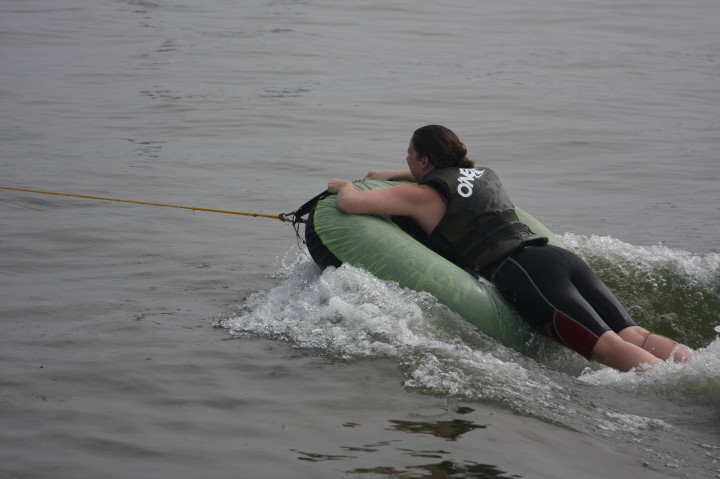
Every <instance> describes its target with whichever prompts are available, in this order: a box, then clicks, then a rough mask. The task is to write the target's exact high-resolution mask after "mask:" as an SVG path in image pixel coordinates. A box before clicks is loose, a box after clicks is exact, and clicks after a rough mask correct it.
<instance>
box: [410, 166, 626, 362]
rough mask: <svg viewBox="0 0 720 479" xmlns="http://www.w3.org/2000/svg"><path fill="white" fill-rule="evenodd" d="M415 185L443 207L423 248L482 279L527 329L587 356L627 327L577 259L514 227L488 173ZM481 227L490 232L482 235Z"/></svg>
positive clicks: (621, 311)
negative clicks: (608, 334)
mask: <svg viewBox="0 0 720 479" xmlns="http://www.w3.org/2000/svg"><path fill="white" fill-rule="evenodd" d="M420 183H421V184H427V185H429V186H432V187H433V188H435V189H436V190H437V191H438V192H439V193H440V195H441V196H442V197H443V198H444V199H445V201H446V202H447V205H448V209H447V213H446V215H445V217H443V219H442V220H441V221H440V223H439V224H438V226H437V227H436V229H435V230H434V231H433V232H432V234H431V235H430V236H429V237H428V239H427V241H426V244H427V245H428V246H429V247H430V248H432V249H433V250H435V251H437V252H438V253H439V254H441V255H443V256H445V257H446V258H448V259H449V260H451V261H453V262H454V263H456V264H458V265H459V266H461V267H463V268H466V269H469V270H471V271H474V272H476V273H478V274H482V275H483V276H485V277H486V278H487V279H488V280H489V281H491V282H492V283H493V284H495V286H496V287H497V289H498V291H499V292H500V293H501V294H502V295H503V296H504V297H505V298H506V299H507V300H508V301H510V302H511V303H513V304H514V305H515V307H516V308H517V310H518V312H519V313H520V315H521V316H522V317H523V318H524V319H525V320H526V321H528V322H529V323H530V324H531V325H533V326H534V327H536V328H538V329H540V330H541V331H543V332H544V333H545V334H547V335H548V336H550V337H552V338H554V339H556V340H558V341H560V342H561V343H563V344H565V345H566V346H568V347H569V348H571V349H573V350H575V351H577V352H578V353H580V354H582V355H583V356H585V357H586V358H590V357H591V355H592V349H593V347H594V346H595V343H597V340H598V338H599V337H600V336H601V335H602V334H603V333H605V332H606V331H609V330H612V331H615V332H619V331H621V330H622V329H625V328H626V327H628V326H633V325H635V322H633V320H632V319H631V318H630V315H629V314H628V313H627V311H626V310H625V308H623V306H622V305H621V304H620V302H619V301H618V300H617V298H616V297H615V296H614V295H613V294H612V292H611V291H610V290H609V289H608V288H607V286H606V285H605V284H604V283H603V282H602V281H601V280H600V278H598V277H597V275H596V274H595V273H594V272H593V271H592V270H591V269H590V267H589V266H588V265H587V264H586V263H585V262H584V261H583V260H582V259H581V258H579V257H578V256H577V255H575V254H573V253H572V252H570V251H568V250H566V249H563V248H559V247H557V246H552V245H547V244H545V243H546V240H545V241H543V238H542V237H539V236H537V235H534V234H533V233H532V232H531V231H530V229H529V228H528V227H527V226H525V225H523V224H522V223H520V225H521V226H518V223H519V220H518V219H517V216H515V214H514V208H513V206H512V204H511V203H510V202H509V199H508V198H507V195H506V194H505V191H504V190H503V188H502V185H501V183H500V180H499V179H498V178H497V176H496V175H495V173H494V172H493V171H492V170H490V169H489V168H483V169H458V168H443V169H435V170H433V171H431V172H430V173H428V175H427V176H425V177H424V178H423V179H422V181H421V182H420ZM478 225H479V226H478ZM483 225H489V226H490V228H491V229H492V231H484V232H483V228H482V226H483ZM462 232H473V234H467V233H462ZM473 238H477V239H473ZM453 243H455V244H453ZM459 250H461V251H465V252H466V253H458V251H459Z"/></svg>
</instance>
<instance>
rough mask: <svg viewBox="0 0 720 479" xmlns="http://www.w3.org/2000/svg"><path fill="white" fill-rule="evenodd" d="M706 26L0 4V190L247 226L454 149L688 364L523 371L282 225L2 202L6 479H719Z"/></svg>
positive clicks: (566, 357)
mask: <svg viewBox="0 0 720 479" xmlns="http://www.w3.org/2000/svg"><path fill="white" fill-rule="evenodd" d="M718 20H720V5H718V4H717V2H714V1H712V0H690V1H688V2H682V3H677V2H669V1H665V0H662V1H659V2H652V3H651V2H647V3H642V2H641V3H630V4H628V3H627V2H615V1H588V2H581V3H578V2H567V1H563V0H553V1H551V2H544V3H543V4H539V3H537V2H530V1H523V0H521V1H513V2H500V1H489V2H476V3H473V4H468V2H460V1H454V0H450V1H442V2H432V3H429V2H425V3H422V2H411V1H409V0H399V1H396V2H391V3H389V4H388V3H387V2H376V1H362V0H361V1H352V2H351V1H343V0H327V1H322V2H320V1H305V2H296V1H272V0H264V1H254V0H248V1H243V2H237V1H230V0H208V1H204V2H196V4H192V3H187V2H180V1H176V0H166V1H162V0H158V1H156V2H149V1H130V0H102V1H90V0H74V1H55V0H53V1H50V0H23V1H20V0H5V1H3V2H0V108H2V115H1V116H0V165H1V166H2V180H1V181H0V186H9V187H19V188H33V189H42V190H50V191H64V192H68V193H77V194H89V195H99V196H108V197H112V198H123V199H131V200H140V201H152V202H162V203H173V204H182V205H190V206H201V207H209V208H218V209H228V210H241V211H248V212H260V213H270V214H274V213H278V212H281V211H282V212H289V211H291V210H293V209H295V208H296V207H298V206H299V205H300V204H301V203H303V202H304V201H305V200H307V199H309V198H310V197H311V196H314V195H315V194H316V193H318V192H319V191H321V190H322V189H324V187H325V184H326V181H327V179H328V178H330V177H344V178H348V179H356V178H360V177H362V176H363V175H364V174H365V172H366V171H367V170H369V169H374V168H382V167H400V166H402V164H403V159H404V150H405V148H406V145H407V141H408V139H409V136H410V134H411V132H412V131H413V130H414V129H415V128H416V127H418V126H420V125H422V124H426V123H435V122H437V123H443V124H446V125H447V126H449V127H451V128H453V129H454V130H456V131H457V132H458V133H459V134H460V135H461V137H462V138H463V139H464V140H465V142H466V143H467V145H468V147H469V150H470V153H471V157H473V158H474V159H475V160H476V161H477V162H478V163H480V164H487V165H489V166H492V167H493V168H494V169H495V170H496V171H498V173H499V174H500V175H501V177H502V179H503V182H504V183H505V185H506V187H507V189H508V190H509V192H510V194H511V196H512V197H513V199H514V200H515V202H516V203H517V204H518V205H520V206H522V207H523V208H524V209H526V210H528V211H530V212H531V213H533V215H534V216H536V217H538V218H540V219H541V220H543V222H544V223H545V224H547V225H548V226H549V227H550V228H551V229H552V230H553V231H555V232H556V233H558V235H559V236H560V238H561V239H562V241H563V242H564V243H565V244H566V245H567V246H568V247H569V248H571V249H573V250H574V251H576V252H577V253H578V254H580V255H581V256H583V257H584V258H586V259H587V260H588V261H589V262H590V263H591V265H592V266H593V267H594V268H595V269H596V271H598V273H599V274H600V275H601V276H602V277H603V279H605V281H606V282H607V283H608V284H609V285H610V286H611V287H612V288H613V289H614V290H615V291H616V292H617V294H618V296H619V297H620V298H621V299H622V300H623V302H624V303H625V304H626V305H627V306H628V308H629V310H630V311H631V313H632V314H633V316H634V317H635V318H636V319H637V320H638V322H640V323H641V324H643V325H645V326H648V327H650V328H651V329H655V330H657V331H658V332H661V333H663V334H666V335H669V336H672V337H674V338H677V339H679V340H681V341H683V342H686V343H688V344H690V345H692V346H693V347H695V348H697V350H698V352H697V354H696V356H695V357H694V359H693V361H691V362H690V363H688V364H683V365H673V364H671V365H666V366H663V367H661V368H658V369H657V370H655V371H652V372H651V373H649V374H645V375H635V374H619V373H616V372H614V371H610V370H608V369H604V368H600V367H598V366H597V365H592V364H590V363H587V362H585V361H584V360H583V359H581V358H578V357H577V356H575V355H573V354H572V353H569V352H567V351H565V350H563V349H561V348H559V347H557V346H555V345H552V344H548V343H545V342H542V341H540V340H539V339H534V341H538V342H539V346H540V347H539V350H540V352H539V354H538V355H537V356H536V357H533V358H527V357H524V356H521V355H519V354H517V353H515V352H513V351H511V350H508V349H506V348H503V347H501V346H499V345H497V344H495V343H493V342H492V341H489V340H488V339H486V338H485V337H484V336H483V335H482V334H481V333H479V332H478V331H475V330H473V329H472V328H471V327H469V325H468V324H467V323H465V322H464V321H463V320H462V319H461V318H458V317H456V316H455V315H453V314H452V313H450V312H449V311H448V310H447V309H446V308H444V307H443V306H442V305H439V304H437V303H436V302H434V300H433V299H432V298H430V297H427V296H425V295H421V294H418V293H414V292H410V291H405V290H401V289H399V288H397V287H396V286H394V285H393V284H390V283H387V282H382V281H379V280H377V279H375V278H373V277H372V276H371V275H369V274H367V273H366V272H364V271H362V270H359V269H356V268H352V267H348V266H343V267H342V268H339V269H330V270H327V271H325V272H321V271H319V270H318V268H317V267H316V266H315V265H314V264H312V262H311V261H310V260H309V259H308V258H307V256H306V255H305V254H303V253H302V252H301V251H300V249H299V248H298V245H297V242H296V240H295V237H294V232H293V231H292V228H290V227H289V226H288V225H286V224H283V223H280V222H278V221H276V220H271V219H253V218H247V217H235V216H229V215H218V214H213V213H200V212H194V213H193V212H188V211H180V210H172V209H166V208H160V207H149V206H131V205H126V204H121V203H115V204H114V203H111V202H103V201H92V200H82V199H77V198H74V199H73V198H61V197H53V196H44V195H34V194H27V193H18V192H9V191H1V190H0V200H1V201H0V222H1V224H2V235H1V236H0V271H1V273H2V275H1V276H0V332H1V333H2V334H0V360H1V361H2V362H1V364H2V366H1V369H0V477H13V478H16V477H17V478H20V477H73V478H82V477H99V476H102V477H128V476H135V477H188V478H189V477H199V476H203V477H218V478H219V477H357V478H360V477H413V478H414V477H436V478H445V477H454V478H459V477H468V478H469V477H473V478H481V477H482V478H490V477H526V478H535V477H668V476H669V477H692V478H695V477H703V478H704V477H708V478H711V477H719V476H720V422H719V420H718V417H719V415H718V412H719V411H720V410H719V408H718V404H720V341H719V340H718V339H717V336H718V331H717V327H718V326H720V293H719V292H720V266H719V263H720V254H719V253H718V243H717V238H718V233H720V227H719V226H718V225H720V207H719V206H718V205H719V204H720V189H719V188H718V182H719V180H720V163H719V162H718V161H719V160H718V151H720V148H719V147H720V135H719V134H718V133H720V128H719V127H718V118H720V86H719V84H718V82H717V78H718V73H719V70H720V33H718V30H717V28H716V26H717V24H718Z"/></svg>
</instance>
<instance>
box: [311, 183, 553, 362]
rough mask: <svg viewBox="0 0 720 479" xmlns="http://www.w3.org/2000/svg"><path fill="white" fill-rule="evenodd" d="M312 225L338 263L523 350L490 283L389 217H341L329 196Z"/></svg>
mask: <svg viewBox="0 0 720 479" xmlns="http://www.w3.org/2000/svg"><path fill="white" fill-rule="evenodd" d="M397 184H400V183H399V182H392V181H379V180H364V181H356V182H355V183H354V185H355V187H356V188H357V189H359V190H369V189H378V188H387V187H389V186H393V185H397ZM515 209H516V212H517V214H518V216H519V218H520V220H521V221H522V222H523V223H525V224H526V225H528V226H529V227H530V229H531V230H532V231H533V232H535V233H538V234H541V235H545V236H547V237H548V238H549V242H550V243H551V244H555V245H558V246H562V245H561V243H560V242H559V241H558V239H557V238H556V237H555V235H553V233H552V232H550V230H548V229H547V228H546V227H545V226H544V225H543V224H541V223H540V222H539V221H537V220H536V219H535V218H533V217H532V216H531V215H530V214H528V213H527V212H525V211H523V210H522V209H520V208H517V207H516V208H515ZM311 222H312V224H311V228H313V229H314V232H315V234H316V236H317V238H318V239H319V240H320V241H321V242H322V245H323V246H324V247H325V248H327V250H328V251H329V252H330V253H332V255H334V256H335V257H336V258H337V259H338V260H339V261H340V262H343V263H348V264H350V265H353V266H356V267H360V268H363V269H365V270H367V271H369V272H370V273H372V274H373V275H375V276H377V277H378V278H380V279H383V280H387V281H394V282H396V283H398V284H399V285H400V286H402V287H405V288H409V289H412V290H415V291H425V292H427V293H430V294H432V295H433V296H434V297H435V298H436V299H437V300H438V301H439V302H440V303H442V304H444V305H446V306H447V307H448V308H450V309H451V310H452V311H454V312H456V313H457V314H459V315H460V316H462V317H463V318H464V319H465V320H466V321H468V322H470V323H471V324H473V325H475V326H476V327H477V328H479V329H480V330H481V331H483V332H484V333H485V334H487V335H488V336H490V337H491V338H494V339H496V340H497V341H499V342H500V343H502V344H503V345H505V346H507V347H510V348H513V349H516V350H518V351H523V350H525V349H526V346H527V342H528V340H529V339H530V336H531V334H532V331H531V330H530V329H529V327H527V326H526V325H525V324H524V323H522V322H521V320H520V319H519V318H518V317H517V315H516V314H515V313H514V312H513V309H512V308H511V307H510V305H509V304H508V303H507V302H506V300H505V299H504V298H503V297H502V296H501V295H500V294H499V293H498V292H497V290H496V289H495V288H494V287H493V286H492V285H491V284H489V283H487V282H485V281H484V280H478V279H476V278H475V277H474V276H472V275H471V274H469V273H468V272H466V271H465V270H463V269H461V268H459V267H458V266H456V265H454V264H453V263H451V262H450V261H448V260H446V259H445V258H443V257H441V256H440V255H438V254H437V253H435V252H433V251H431V250H430V249H428V248H426V247H425V246H424V245H422V244H421V243H419V242H418V241H416V240H415V239H414V238H413V237H412V236H410V235H409V234H407V233H406V232H405V231H403V230H402V229H401V228H400V227H399V226H398V225H396V224H395V223H394V222H393V221H392V220H391V219H390V218H388V217H379V216H368V215H349V214H345V213H342V212H341V211H340V210H338V209H337V207H336V206H335V196H334V195H330V196H328V197H326V198H324V199H322V200H320V201H319V202H318V203H317V205H316V206H315V208H314V211H313V214H312V216H311ZM307 231H308V230H307V229H306V235H307ZM311 252H312V250H311ZM316 261H317V259H316ZM321 266H322V265H321Z"/></svg>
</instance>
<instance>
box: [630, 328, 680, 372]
mask: <svg viewBox="0 0 720 479" xmlns="http://www.w3.org/2000/svg"><path fill="white" fill-rule="evenodd" d="M618 334H619V336H620V337H621V338H622V339H624V340H625V341H627V342H629V343H632V344H634V345H636V346H639V347H641V348H643V349H644V350H645V351H648V352H650V353H652V354H653V355H654V356H656V357H658V358H660V359H662V360H665V361H667V360H671V361H674V362H676V363H684V362H686V361H688V360H690V358H691V357H692V355H693V353H692V349H690V348H688V347H687V346H685V345H684V344H680V343H678V342H676V341H673V340H672V339H670V338H666V337H665V336H661V335H659V334H655V333H651V332H650V331H648V330H647V329H645V328H641V327H640V326H630V327H627V328H625V329H623V330H622V331H620V332H619V333H618Z"/></svg>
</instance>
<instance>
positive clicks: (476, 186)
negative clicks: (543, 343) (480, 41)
mask: <svg viewBox="0 0 720 479" xmlns="http://www.w3.org/2000/svg"><path fill="white" fill-rule="evenodd" d="M406 161H407V165H408V169H407V170H381V171H371V172H370V173H368V175H367V176H366V178H374V179H384V180H405V181H412V182H415V183H416V184H406V185H398V186H394V187H391V188H385V189H380V190H369V191H358V190H356V189H355V188H354V186H353V185H352V183H350V182H348V181H345V180H337V179H335V180H330V182H329V183H328V191H329V192H330V193H333V194H337V207H338V208H339V209H340V211H343V212H345V213H350V214H368V215H395V216H407V217H410V218H411V219H413V220H414V222H415V223H416V224H417V225H418V226H419V228H420V229H421V230H422V232H423V233H424V235H425V238H424V242H425V244H426V245H427V246H428V247H429V248H431V249H433V250H434V251H436V252H438V253H439V254H441V255H442V256H444V257H445V258H447V259H449V260H450V261H452V262H454V263H455V264H457V265H459V266H460V267H462V268H465V269H467V270H469V271H471V272H474V273H475V274H478V275H483V276H484V277H486V278H487V279H488V280H490V281H491V282H492V283H493V284H494V285H495V286H496V287H497V288H498V290H499V291H500V293H501V294H502V295H503V296H504V297H505V298H506V299H508V300H509V301H510V302H511V303H513V304H514V305H515V307H516V308H517V310H518V311H519V313H520V315H521V316H522V317H523V318H524V319H525V320H526V321H528V322H529V323H530V324H531V325H533V326H534V327H536V328H538V329H540V330H541V331H543V332H544V333H545V334H547V335H548V336H550V337H552V338H554V339H555V340H557V341H560V342H561V343H562V344H565V345H566V346H568V347H569V348H571V349H573V350H575V351H577V352H578V353H580V354H582V355H583V356H585V357H586V358H588V359H593V360H596V361H598V362H600V363H602V364H605V365H607V366H610V367H613V368H615V369H618V370H620V371H629V370H631V369H633V368H637V369H639V370H642V369H645V368H649V367H652V366H653V365H656V364H659V363H662V362H663V361H665V360H673V361H687V360H688V359H689V358H690V357H691V356H692V352H691V350H690V349H689V348H688V347H687V346H684V345H681V344H678V343H676V342H674V341H672V340H670V339H668V338H665V337H663V336H660V335H657V334H653V333H650V332H648V331H647V330H646V329H644V328H641V327H640V326H638V325H637V324H635V323H634V322H633V320H632V319H631V318H630V316H629V315H628V313H627V312H626V311H625V309H624V308H623V306H622V305H621V304H620V302H619V301H618V300H617V298H615V296H614V295H613V294H612V293H611V292H610V290H609V289H608V288H607V287H606V286H605V284H603V282H602V281H601V280H600V279H599V278H598V277H597V276H596V275H595V274H594V273H593V272H592V271H591V270H590V268H589V267H588V266H587V264H585V262H584V261H582V260H581V259H580V258H579V257H578V256H576V255H574V254H573V253H571V252H569V251H567V250H565V249H563V248H558V247H556V246H552V245H548V244H547V238H544V237H542V236H539V235H536V234H534V233H533V232H532V231H530V229H529V228H528V227H527V226H526V225H524V224H523V223H521V222H520V221H519V220H518V218H517V215H516V214H515V210H514V207H513V205H512V203H511V202H510V199H509V198H508V196H507V194H506V193H505V190H504V189H503V187H502V184H501V183H500V180H499V179H498V177H497V176H496V175H495V173H494V172H493V171H492V170H491V169H489V168H475V164H474V162H473V161H472V160H470V159H468V157H467V150H466V148H465V145H464V144H463V143H462V142H461V141H460V139H459V138H458V137H457V135H456V134H455V133H453V132H452V131H451V130H449V129H447V128H445V127H443V126H440V125H428V126H424V127H422V128H419V129H418V130H416V131H415V132H414V133H413V136H412V139H411V141H410V145H409V146H408V152H407V158H406Z"/></svg>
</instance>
